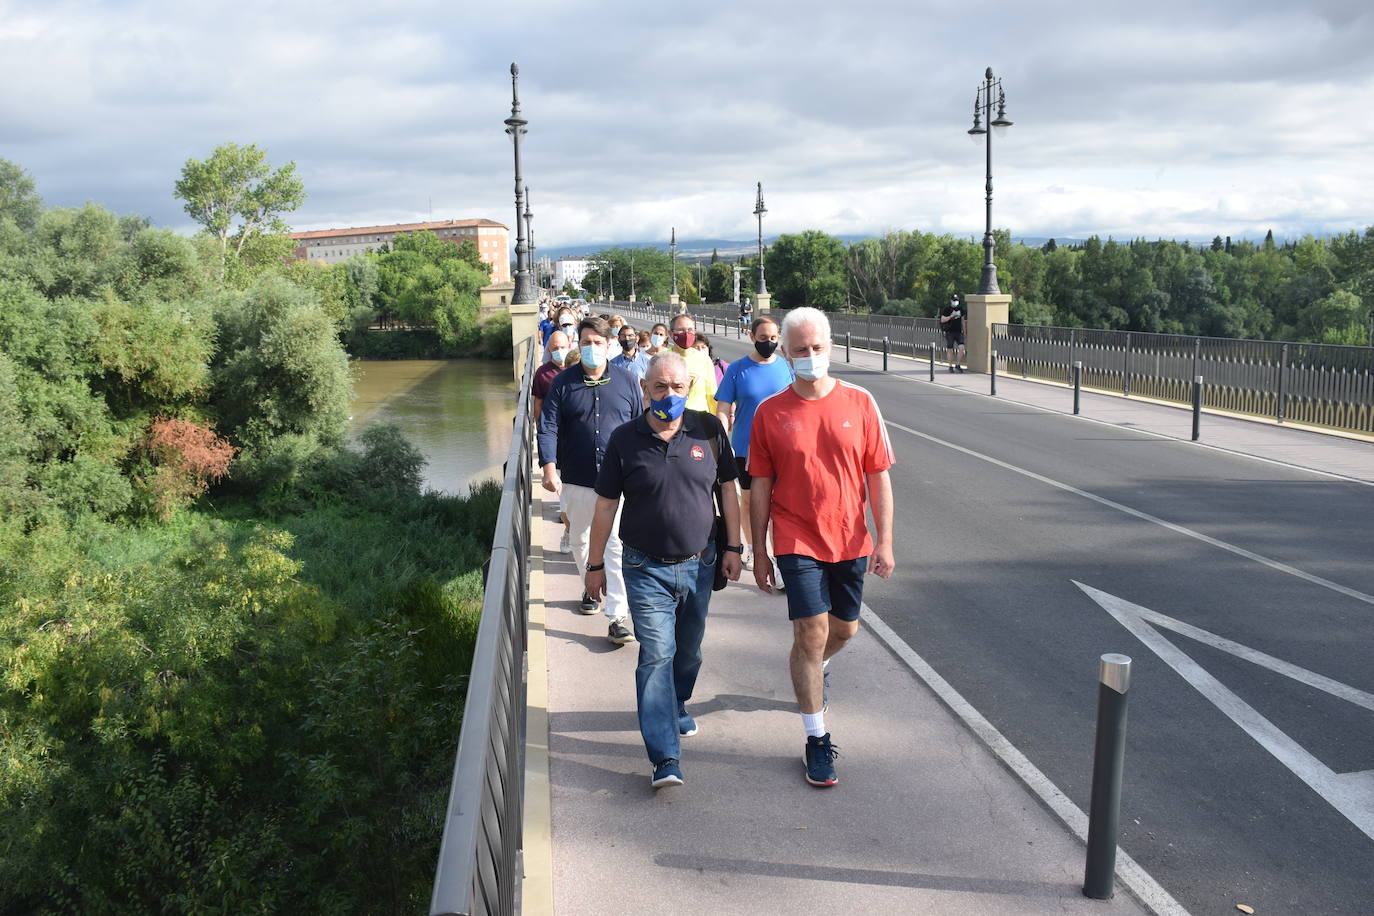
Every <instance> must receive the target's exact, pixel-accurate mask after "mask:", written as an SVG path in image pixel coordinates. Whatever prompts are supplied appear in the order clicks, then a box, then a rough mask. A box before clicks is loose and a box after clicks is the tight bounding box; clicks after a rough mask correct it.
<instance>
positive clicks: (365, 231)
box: [291, 219, 511, 283]
mask: <svg viewBox="0 0 1374 916" xmlns="http://www.w3.org/2000/svg"><path fill="white" fill-rule="evenodd" d="M405 232H433V233H434V234H435V235H437V236H439V237H440V238H442V239H447V240H449V241H452V242H455V243H457V242H464V241H470V242H472V243H473V244H474V245H476V246H477V253H478V254H479V255H481V258H482V260H483V261H485V262H486V263H488V264H490V265H491V282H492V283H509V282H510V280H511V276H510V229H509V228H508V227H507V226H505V225H504V224H502V223H498V222H496V220H491V219H448V220H440V221H438V222H429V223H398V224H396V225H391V226H357V227H354V228H350V229H316V230H314V231H311V232H293V233H291V238H293V239H295V240H296V252H295V257H296V260H298V261H320V262H323V263H325V264H336V263H338V262H339V261H347V260H348V259H349V258H351V257H353V256H354V255H356V254H362V253H363V252H365V251H376V250H377V249H378V248H380V247H381V246H382V245H384V244H386V243H387V242H390V241H392V240H393V239H395V238H396V236H397V235H399V234H401V233H405Z"/></svg>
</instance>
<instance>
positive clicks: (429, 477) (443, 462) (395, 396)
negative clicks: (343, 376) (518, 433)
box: [349, 360, 518, 494]
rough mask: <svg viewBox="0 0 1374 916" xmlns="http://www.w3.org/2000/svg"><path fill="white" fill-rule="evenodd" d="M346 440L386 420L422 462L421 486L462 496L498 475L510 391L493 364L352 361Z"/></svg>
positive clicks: (503, 370) (501, 365)
mask: <svg viewBox="0 0 1374 916" xmlns="http://www.w3.org/2000/svg"><path fill="white" fill-rule="evenodd" d="M352 367H353V379H354V383H353V411H352V413H353V416H352V420H351V421H350V422H349V435H350V436H352V435H356V434H357V433H359V432H361V431H362V430H363V429H365V428H366V427H367V426H368V425H370V424H372V423H394V424H396V425H397V426H399V427H400V428H401V430H402V432H404V433H405V435H406V438H408V439H409V440H410V441H411V442H412V443H413V444H414V445H415V447H416V448H418V449H419V450H420V452H421V453H422V454H423V455H424V456H425V458H427V459H428V460H429V464H428V465H426V467H425V485H426V486H428V487H429V488H431V489H434V490H444V491H446V492H449V493H457V494H466V493H467V490H468V486H469V485H471V484H472V483H475V482H477V481H480V480H482V479H485V478H488V477H492V478H495V479H497V480H500V478H501V465H502V463H503V462H504V461H505V460H506V451H507V449H509V448H510V434H511V419H512V418H513V417H514V416H515V398H516V395H517V393H518V391H517V389H516V387H515V382H514V380H513V379H512V378H511V370H510V363H509V362H508V361H499V360H491V361H488V360H357V361H355V362H353V363H352Z"/></svg>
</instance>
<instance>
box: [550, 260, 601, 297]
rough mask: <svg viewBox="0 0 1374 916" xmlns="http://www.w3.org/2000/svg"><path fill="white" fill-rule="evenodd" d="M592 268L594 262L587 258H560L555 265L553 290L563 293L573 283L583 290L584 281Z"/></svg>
mask: <svg viewBox="0 0 1374 916" xmlns="http://www.w3.org/2000/svg"><path fill="white" fill-rule="evenodd" d="M591 268H592V262H591V261H589V260H587V259H586V258H559V259H558V260H557V261H555V262H554V265H553V288H554V289H555V290H557V291H559V292H562V290H563V287H565V286H567V285H568V284H569V283H571V284H572V285H573V286H575V287H577V288H578V289H582V281H583V280H584V279H585V278H586V276H587V271H589V270H591Z"/></svg>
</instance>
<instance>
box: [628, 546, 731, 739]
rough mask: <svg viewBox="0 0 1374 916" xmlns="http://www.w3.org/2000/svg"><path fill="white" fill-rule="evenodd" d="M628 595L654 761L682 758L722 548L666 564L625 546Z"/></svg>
mask: <svg viewBox="0 0 1374 916" xmlns="http://www.w3.org/2000/svg"><path fill="white" fill-rule="evenodd" d="M622 568H623V570H624V572H625V596H626V598H627V599H628V601H629V605H630V619H631V620H633V621H634V625H635V639H636V640H638V641H639V667H637V668H635V701H636V704H637V705H638V707H639V733H640V734H641V735H642V736H643V737H644V750H645V751H647V752H648V754H649V762H650V763H652V764H654V765H658V764H659V763H661V762H662V761H664V760H667V759H668V758H669V757H673V758H678V757H681V756H682V753H681V741H680V739H679V737H678V724H677V722H678V716H679V715H680V714H681V713H682V711H683V709H684V706H685V704H686V702H687V701H688V700H690V699H691V698H692V689H693V688H694V687H696V683H697V672H699V671H700V670H701V638H702V637H703V636H704V635H705V634H706V609H707V606H708V605H709V604H710V603H711V585H712V583H713V582H714V581H715V578H716V548H715V544H711V545H709V546H708V547H707V548H706V551H705V552H704V553H703V554H702V555H701V556H700V557H693V558H692V559H690V560H687V561H685V562H683V563H660V562H658V561H657V560H653V559H650V558H649V557H648V556H646V555H644V554H643V553H641V552H640V551H638V550H635V549H634V548H633V547H631V546H630V545H629V544H626V545H625V546H624V555H623V566H622Z"/></svg>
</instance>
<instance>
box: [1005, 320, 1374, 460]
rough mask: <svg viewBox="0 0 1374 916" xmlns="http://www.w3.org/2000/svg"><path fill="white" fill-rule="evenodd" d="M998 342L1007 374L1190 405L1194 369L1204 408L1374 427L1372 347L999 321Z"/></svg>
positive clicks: (1347, 426) (1371, 429)
mask: <svg viewBox="0 0 1374 916" xmlns="http://www.w3.org/2000/svg"><path fill="white" fill-rule="evenodd" d="M992 340H993V344H992V347H993V349H994V350H996V351H997V354H998V357H999V359H1000V360H1001V362H1002V367H1003V371H1004V372H1006V373H1007V374H1019V375H1020V376H1021V377H1022V378H1036V379H1048V380H1050V381H1056V382H1063V383H1065V384H1071V383H1072V375H1073V364H1074V362H1076V361H1078V362H1082V363H1083V384H1084V385H1085V386H1089V387H1093V388H1098V389H1101V390H1105V391H1118V392H1120V393H1122V394H1125V395H1140V396H1142V397H1149V398H1155V399H1158V400H1162V401H1172V402H1176V403H1179V404H1189V403H1191V401H1192V384H1193V379H1194V377H1196V376H1202V378H1203V401H1202V405H1203V406H1204V407H1211V408H1215V409H1218V410H1228V411H1234V412H1236V413H1247V414H1254V415H1257V416H1262V417H1272V418H1273V419H1275V420H1278V421H1280V422H1283V421H1285V420H1293V421H1296V422H1300V423H1309V424H1312V425H1314V426H1327V427H1332V428H1335V429H1344V430H1351V431H1355V432H1366V433H1368V432H1374V348H1372V347H1348V346H1333V345H1330V344H1312V343H1292V342H1289V343H1285V342H1282V341H1270V340H1232V339H1228V338H1221V337H1188V336H1184V335H1181V334H1150V333H1145V332H1142V331H1100V330H1095V329H1091V328H1052V327H1037V326H1033V325H1016V324H997V325H993V331H992Z"/></svg>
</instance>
